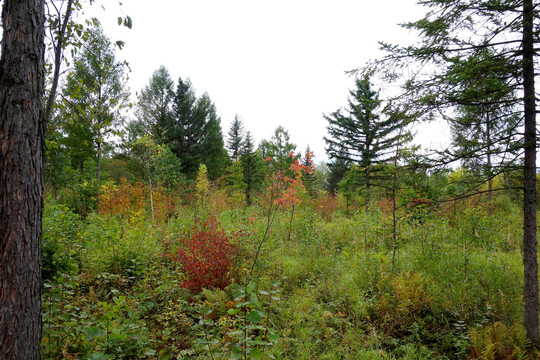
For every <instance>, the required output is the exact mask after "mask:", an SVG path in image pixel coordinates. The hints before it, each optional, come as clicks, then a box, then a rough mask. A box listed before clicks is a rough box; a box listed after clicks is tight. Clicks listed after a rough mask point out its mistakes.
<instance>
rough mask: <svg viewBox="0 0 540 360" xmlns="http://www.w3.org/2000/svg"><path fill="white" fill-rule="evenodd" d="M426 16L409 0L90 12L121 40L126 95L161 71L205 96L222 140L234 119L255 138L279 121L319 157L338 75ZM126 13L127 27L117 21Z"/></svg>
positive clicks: (251, 2)
mask: <svg viewBox="0 0 540 360" xmlns="http://www.w3.org/2000/svg"><path fill="white" fill-rule="evenodd" d="M424 12H425V9H424V8H422V7H421V6H420V5H416V0H385V1H373V0H331V1H330V0H325V1H322V0H273V1H263V0H227V1H225V0H152V1H151V2H150V1H148V0H144V1H143V0H124V1H123V6H122V8H121V9H120V8H119V7H118V6H117V5H116V3H114V5H113V4H112V2H111V1H110V0H108V1H107V5H106V11H105V12H104V11H102V10H101V11H97V10H96V12H95V14H96V15H97V17H98V18H99V19H100V20H101V22H102V25H103V27H104V29H105V32H106V34H107V35H108V36H109V37H110V38H111V39H112V40H113V41H116V40H123V41H125V42H126V46H125V48H124V50H122V51H120V52H118V56H119V58H121V59H126V60H128V62H129V64H130V67H131V70H132V72H131V74H130V81H129V85H130V88H131V91H132V93H133V94H135V92H139V91H140V90H141V88H143V87H144V86H145V85H146V84H147V83H148V81H149V78H150V77H151V75H152V73H153V72H154V70H156V69H157V68H158V67H159V66H160V65H164V66H165V67H167V68H168V69H169V72H170V73H171V75H172V77H173V79H174V80H175V81H176V80H177V79H178V77H182V78H187V77H189V78H191V81H192V83H193V86H194V88H195V89H196V92H197V94H198V95H201V94H202V93H203V92H207V93H208V94H209V96H210V98H211V99H212V100H213V101H214V103H215V104H216V107H217V110H218V114H219V115H220V117H221V119H222V123H221V126H222V129H223V133H224V135H226V134H227V132H228V130H229V125H230V122H231V120H232V119H233V118H234V115H235V114H238V115H239V116H240V117H241V118H242V120H243V122H244V125H245V128H246V130H248V131H250V132H251V133H252V135H253V136H254V138H255V139H256V140H257V142H258V141H260V140H261V139H263V138H267V139H268V138H270V137H271V135H272V133H273V131H274V130H275V128H276V127H277V126H279V125H282V126H284V127H285V129H287V130H288V131H289V134H290V135H291V139H292V142H293V143H295V144H296V145H297V150H298V151H302V152H303V151H304V150H305V148H306V146H307V145H308V144H309V145H310V147H311V149H312V150H313V151H315V156H316V158H317V160H319V161H320V160H326V155H325V151H324V141H323V136H325V134H326V125H327V123H326V121H325V120H324V119H323V117H322V114H323V113H330V112H332V111H335V110H337V109H338V108H340V107H342V106H345V105H346V99H347V92H348V89H349V88H350V87H351V86H352V81H353V80H352V79H351V78H349V77H348V76H347V75H346V74H345V71H346V70H351V69H354V68H358V67H361V66H362V65H364V64H365V63H366V62H367V61H368V60H370V59H373V58H375V57H377V56H378V54H379V53H378V41H381V40H384V41H386V42H391V43H405V42H410V41H411V40H412V39H414V36H413V34H409V33H407V31H405V30H403V29H402V28H401V27H399V26H398V23H400V22H406V21H412V20H417V19H419V18H420V17H421V16H422V15H424ZM123 15H129V16H131V18H132V19H133V28H132V29H131V30H127V29H124V28H123V27H119V26H118V25H117V21H116V19H117V17H118V16H123ZM423 131H427V130H422V131H421V132H420V133H419V134H418V136H420V137H422V136H424V137H425V134H423V133H422V132H423Z"/></svg>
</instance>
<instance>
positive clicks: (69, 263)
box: [41, 199, 81, 281]
mask: <svg viewBox="0 0 540 360" xmlns="http://www.w3.org/2000/svg"><path fill="white" fill-rule="evenodd" d="M79 226H80V221H79V219H78V217H77V215H76V214H74V213H73V212H72V211H71V210H69V208H68V207H67V206H65V205H62V204H58V203H57V202H55V201H54V200H52V199H49V200H48V201H47V202H46V206H45V209H44V213H43V247H42V267H41V274H42V277H43V280H44V281H45V280H50V279H52V278H53V277H55V276H56V275H58V274H60V273H67V272H71V271H75V269H76V268H77V267H80V261H81V259H80V248H81V244H80V242H79V241H77V239H78V229H79Z"/></svg>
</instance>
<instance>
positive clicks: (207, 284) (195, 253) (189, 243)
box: [172, 217, 240, 292]
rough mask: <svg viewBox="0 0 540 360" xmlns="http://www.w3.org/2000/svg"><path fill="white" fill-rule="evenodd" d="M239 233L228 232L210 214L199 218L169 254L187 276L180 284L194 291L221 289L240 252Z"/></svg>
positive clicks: (224, 285) (226, 283)
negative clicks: (203, 219)
mask: <svg viewBox="0 0 540 360" xmlns="http://www.w3.org/2000/svg"><path fill="white" fill-rule="evenodd" d="M239 237H240V235H239V234H238V233H231V234H227V233H226V232H225V231H224V230H223V229H222V228H221V227H220V226H219V224H218V222H217V220H216V219H215V218H213V217H210V218H208V219H207V220H206V222H204V223H203V222H200V221H198V222H197V224H196V225H195V227H194V228H193V231H192V234H191V235H190V236H185V237H184V238H183V239H182V240H181V244H180V248H179V249H178V251H177V252H176V254H174V255H173V256H172V257H173V259H174V260H175V261H177V262H179V263H181V264H182V266H183V270H184V273H185V275H186V277H187V280H185V281H184V282H183V283H182V284H181V286H182V287H183V288H186V289H190V290H193V291H196V292H199V291H201V289H203V288H218V289H223V288H225V287H226V286H228V285H230V284H231V279H232V276H231V275H232V274H231V273H232V270H233V266H234V263H235V260H236V259H237V256H238V255H239V250H240V248H239V244H238V243H237V242H236V241H233V240H235V239H238V238H239Z"/></svg>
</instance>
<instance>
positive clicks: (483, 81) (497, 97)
mask: <svg viewBox="0 0 540 360" xmlns="http://www.w3.org/2000/svg"><path fill="white" fill-rule="evenodd" d="M490 57H491V51H490V50H489V49H483V50H482V51H480V52H479V53H477V54H473V55H471V56H470V57H468V58H465V59H456V60H455V62H454V64H453V65H452V67H451V71H452V72H455V73H461V72H466V74H467V76H462V77H461V84H460V88H461V91H460V92H458V93H457V94H456V95H457V99H459V103H460V104H459V106H458V107H457V111H456V114H457V117H456V118H449V120H450V128H451V130H452V138H453V145H454V149H453V150H451V151H449V153H448V154H447V155H449V157H450V159H460V160H461V163H462V164H463V165H465V166H466V167H467V168H468V169H469V172H470V174H472V175H474V176H473V179H471V180H473V181H474V182H476V183H483V182H485V181H487V183H488V212H489V214H491V213H492V209H491V201H492V190H493V181H492V180H493V177H494V176H495V175H496V174H497V173H499V172H501V171H504V170H505V167H506V166H507V162H508V158H510V159H512V158H514V157H515V154H514V155H513V156H511V157H508V156H502V155H505V154H507V153H511V152H514V153H515V150H516V149H518V148H519V147H521V144H520V143H519V141H518V140H517V137H516V134H515V130H516V128H517V127H518V126H519V121H520V117H519V114H517V113H516V111H518V109H516V107H515V106H507V104H512V103H513V102H515V91H514V90H513V89H512V87H509V86H507V84H506V81H505V70H506V65H507V64H506V61H505V60H504V59H500V58H499V59H491V58H490Z"/></svg>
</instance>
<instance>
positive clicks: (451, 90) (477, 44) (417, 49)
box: [367, 0, 539, 346]
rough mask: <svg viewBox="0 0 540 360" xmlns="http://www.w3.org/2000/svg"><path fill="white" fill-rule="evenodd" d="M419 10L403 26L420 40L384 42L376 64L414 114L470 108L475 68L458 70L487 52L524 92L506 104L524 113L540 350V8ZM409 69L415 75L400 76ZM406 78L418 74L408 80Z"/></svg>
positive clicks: (495, 5)
mask: <svg viewBox="0 0 540 360" xmlns="http://www.w3.org/2000/svg"><path fill="white" fill-rule="evenodd" d="M421 4H422V5H424V6H426V7H427V8H428V9H429V12H428V13H427V14H426V16H425V17H423V18H422V19H420V20H418V21H415V22H411V23H406V24H404V25H403V26H404V27H405V28H407V29H413V30H416V31H418V33H419V34H420V36H421V39H420V40H421V41H419V42H418V43H417V44H415V45H411V46H406V47H401V46H394V45H391V44H383V50H385V51H386V55H385V56H384V57H383V59H381V60H380V61H377V64H376V66H377V68H379V69H382V70H383V71H385V72H386V73H387V74H388V75H389V77H388V78H389V79H398V80H399V81H400V82H401V83H402V84H403V85H404V86H403V87H402V89H403V92H401V93H400V94H399V99H400V100H402V101H404V102H407V103H408V105H409V106H410V108H411V109H412V111H414V112H415V113H416V114H417V115H418V114H420V115H425V116H426V117H427V118H433V117H434V116H440V115H441V114H442V115H443V116H445V117H452V116H453V115H454V114H457V111H456V107H460V106H462V105H463V100H465V101H467V103H469V104H472V103H473V101H474V97H472V98H471V97H467V98H464V97H462V96H460V94H461V93H462V85H463V82H462V81H463V80H464V79H465V81H468V79H470V76H469V73H470V70H471V67H463V68H462V69H460V70H459V71H453V65H454V64H455V63H456V61H460V60H461V59H467V58H471V57H474V56H478V55H479V54H482V53H485V51H486V50H489V53H488V54H487V57H486V58H485V59H483V60H482V61H483V62H485V63H486V64H490V65H489V66H488V67H491V66H497V65H498V64H504V69H503V71H502V72H501V73H499V78H500V79H502V80H503V83H504V84H505V86H506V87H508V88H510V89H512V91H515V92H516V93H517V94H519V96H516V97H515V98H514V99H513V100H510V101H504V104H503V103H501V105H503V106H504V107H505V108H507V109H508V108H511V107H513V106H515V107H520V108H521V109H522V110H521V114H520V115H521V116H520V118H521V119H522V121H521V122H520V124H519V126H518V127H516V129H515V130H516V131H514V134H515V135H517V136H519V137H520V138H521V148H522V150H523V157H522V158H517V159H516V160H517V161H516V162H515V164H516V165H518V166H522V169H523V215H524V217H523V229H524V231H523V268H524V292H523V295H524V304H525V308H524V310H525V311H524V314H525V316H524V325H525V329H526V332H527V338H528V339H529V341H530V342H531V344H533V345H534V346H538V341H539V316H538V314H539V294H538V293H539V291H538V260H537V225H536V223H537V204H536V195H537V194H536V148H537V133H536V132H537V129H536V112H537V109H536V102H537V97H536V92H535V74H536V73H537V72H538V71H537V70H536V69H535V66H537V64H538V61H537V60H538V59H537V56H538V51H537V50H536V48H537V46H536V44H537V43H538V42H539V41H538V36H537V30H536V29H537V28H538V20H539V17H538V9H537V6H538V4H537V2H536V1H533V0H516V1H506V0H496V1H494V0H474V1H461V0H448V1H440V0H426V1H422V2H421ZM415 65H418V66H415ZM474 66H475V67H476V66H477V65H474ZM411 68H412V70H413V71H408V70H407V71H403V69H411ZM367 71H368V72H371V71H372V69H367ZM406 74H414V76H410V77H406ZM404 75H405V76H404ZM477 100H480V102H481V103H484V104H489V103H490V102H492V100H491V99H489V97H483V98H479V99H477ZM477 106H480V104H477ZM493 141H494V142H496V141H498V139H495V138H493Z"/></svg>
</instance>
